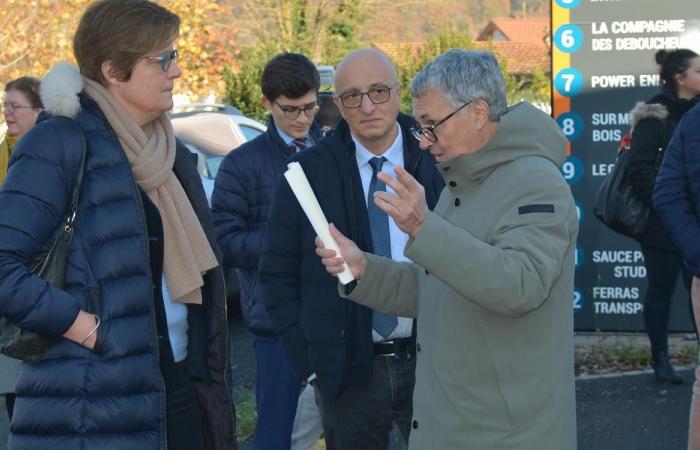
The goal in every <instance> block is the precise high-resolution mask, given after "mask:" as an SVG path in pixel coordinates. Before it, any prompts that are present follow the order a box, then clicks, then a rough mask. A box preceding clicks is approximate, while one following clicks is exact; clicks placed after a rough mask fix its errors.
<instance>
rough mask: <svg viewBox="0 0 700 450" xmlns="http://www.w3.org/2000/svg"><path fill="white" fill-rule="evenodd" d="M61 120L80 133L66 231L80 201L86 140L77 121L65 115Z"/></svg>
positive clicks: (71, 227) (72, 221) (70, 226)
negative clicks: (70, 124) (69, 123)
mask: <svg viewBox="0 0 700 450" xmlns="http://www.w3.org/2000/svg"><path fill="white" fill-rule="evenodd" d="M60 119H62V120H67V121H70V122H71V123H72V124H73V126H74V127H75V128H76V129H77V130H78V133H79V135H80V140H81V145H80V152H81V154H80V167H79V169H78V174H77V177H76V179H75V185H74V186H73V195H72V197H71V202H70V209H69V212H68V218H67V220H66V225H65V226H66V231H69V230H72V229H73V224H74V223H75V218H76V213H77V211H78V202H79V201H80V190H81V188H82V186H83V175H84V173H85V164H86V162H87V141H86V139H85V133H83V130H82V129H81V128H80V126H79V125H78V123H77V122H76V121H75V120H73V119H69V118H66V117H61V118H60Z"/></svg>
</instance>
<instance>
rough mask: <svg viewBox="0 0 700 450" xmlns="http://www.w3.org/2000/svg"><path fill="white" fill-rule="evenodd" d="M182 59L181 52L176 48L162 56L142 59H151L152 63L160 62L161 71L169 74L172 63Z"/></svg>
mask: <svg viewBox="0 0 700 450" xmlns="http://www.w3.org/2000/svg"><path fill="white" fill-rule="evenodd" d="M178 58H180V52H178V51H177V49H176V48H174V49H172V50H166V51H164V52H163V53H162V54H161V55H160V56H143V57H142V59H150V60H151V61H158V62H159V63H160V69H161V70H162V71H163V72H167V71H168V69H170V63H172V62H173V61H175V62H177V60H178Z"/></svg>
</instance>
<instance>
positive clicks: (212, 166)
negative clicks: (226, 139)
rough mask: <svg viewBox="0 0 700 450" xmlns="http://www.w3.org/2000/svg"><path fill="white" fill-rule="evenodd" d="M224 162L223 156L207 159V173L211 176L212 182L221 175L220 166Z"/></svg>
mask: <svg viewBox="0 0 700 450" xmlns="http://www.w3.org/2000/svg"><path fill="white" fill-rule="evenodd" d="M223 160H224V157H223V156H209V157H208V158H207V173H208V174H209V176H208V178H211V179H212V180H213V179H214V178H216V174H217V173H219V166H220V165H221V161H223Z"/></svg>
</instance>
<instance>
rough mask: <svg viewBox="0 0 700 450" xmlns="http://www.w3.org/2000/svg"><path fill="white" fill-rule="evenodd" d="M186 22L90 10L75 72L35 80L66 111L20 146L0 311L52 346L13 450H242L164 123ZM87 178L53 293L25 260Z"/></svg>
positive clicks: (52, 105) (221, 307) (0, 263)
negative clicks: (61, 274) (177, 47)
mask: <svg viewBox="0 0 700 450" xmlns="http://www.w3.org/2000/svg"><path fill="white" fill-rule="evenodd" d="M179 25H180V20H179V18H178V17H177V16H176V15H174V14H173V13H171V12H169V11H168V10H166V9H164V8H163V7H161V6H159V5H157V4H155V3H153V2H150V1H147V0H102V1H97V2H95V3H93V4H92V5H90V6H89V7H88V8H87V10H86V11H85V13H84V15H83V16H82V18H81V20H80V24H79V26H78V29H77V31H76V33H75V37H74V42H73V48H74V53H75V57H76V60H77V62H78V68H79V72H78V68H75V67H74V66H71V65H69V64H65V63H64V64H61V65H58V66H56V67H55V68H54V69H52V71H51V72H50V73H49V74H48V75H47V77H46V78H45V79H44V80H43V81H42V83H43V84H42V99H43V101H44V106H45V108H46V112H47V113H49V115H52V116H64V118H59V117H49V118H48V119H47V120H45V121H41V122H40V123H39V124H38V125H37V126H36V127H35V128H33V129H32V130H30V132H29V133H27V134H26V135H25V137H24V138H23V139H22V141H21V142H19V143H18V145H17V146H16V148H15V150H14V152H13V155H12V158H11V161H10V170H9V172H8V176H7V178H6V180H5V184H4V185H3V187H2V189H1V190H0V204H2V205H3V206H2V207H3V214H2V215H0V315H2V316H6V317H7V318H8V320H9V321H11V322H12V323H14V324H16V325H17V326H19V327H20V328H22V329H24V330H27V331H31V332H34V333H37V334H39V335H41V336H43V337H45V338H47V339H48V340H49V341H50V342H51V346H50V348H49V350H48V352H47V354H46V357H45V358H44V359H43V361H41V362H38V363H32V364H28V363H25V364H23V365H22V370H21V375H20V378H19V381H18V383H17V388H16V393H17V401H16V404H15V412H14V417H13V419H12V423H11V429H10V437H9V449H10V450H15V449H37V450H38V449H47V448H52V449H78V448H80V449H87V450H92V449H95V450H97V449H99V450H107V449H127V448H128V449H139V450H163V449H166V448H167V449H168V450H202V449H216V450H232V449H236V448H237V445H236V442H235V437H234V431H235V430H234V421H233V404H232V402H231V400H230V397H229V391H228V388H227V385H226V378H227V374H226V372H227V367H228V362H227V354H228V351H227V328H226V312H225V297H224V296H225V293H224V284H223V274H222V271H221V267H220V265H219V258H218V248H217V247H216V241H215V237H214V232H213V227H212V223H211V219H210V216H209V209H208V204H207V201H206V198H205V196H204V190H203V189H202V185H201V181H200V178H199V175H198V173H197V171H196V168H195V166H194V164H193V161H192V158H191V156H190V154H189V152H188V151H187V149H186V148H185V147H184V146H183V145H182V144H181V143H179V142H177V141H176V140H175V137H174V135H173V129H172V126H171V124H170V122H169V120H168V118H167V116H166V115H165V112H166V111H168V110H169V109H170V108H171V107H172V104H173V103H172V90H173V86H174V82H175V80H176V79H177V78H178V77H180V75H181V72H180V68H179V67H178V64H177V57H178V54H177V50H175V49H174V43H175V40H176V39H177V36H178V29H179ZM65 117H68V118H70V119H71V120H66V119H65ZM83 142H85V150H86V161H85V164H84V169H82V166H81V162H80V160H81V155H82V153H81V148H83ZM81 170H83V178H82V188H81V190H80V199H79V203H78V207H77V213H76V219H75V220H76V222H75V233H74V236H73V240H72V242H71V250H70V253H69V257H68V263H67V270H66V275H65V288H64V289H59V288H57V287H56V286H53V285H51V284H49V283H47V282H45V281H44V280H42V279H40V278H38V277H37V276H35V275H33V274H31V273H30V272H29V271H28V270H27V267H26V264H27V262H28V261H30V260H31V259H33V258H34V257H35V255H37V254H38V253H39V252H40V251H42V250H43V249H46V247H47V246H48V245H50V244H51V243H52V242H53V241H54V239H55V235H56V230H57V229H58V227H60V226H61V224H62V222H63V221H64V220H65V217H66V216H67V215H68V214H69V197H70V195H71V194H72V192H73V188H74V180H75V179H76V177H77V176H78V174H79V173H80V171H81ZM8 212H9V214H8Z"/></svg>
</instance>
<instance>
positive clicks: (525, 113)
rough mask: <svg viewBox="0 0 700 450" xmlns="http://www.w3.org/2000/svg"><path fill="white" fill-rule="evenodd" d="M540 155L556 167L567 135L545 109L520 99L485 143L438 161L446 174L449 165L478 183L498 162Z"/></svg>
mask: <svg viewBox="0 0 700 450" xmlns="http://www.w3.org/2000/svg"><path fill="white" fill-rule="evenodd" d="M528 156H540V157H543V158H546V159H548V160H550V161H552V163H553V164H554V165H556V166H557V167H561V166H562V164H563V163H564V160H565V159H566V138H565V137H564V134H563V133H562V132H561V130H560V129H559V126H558V125H557V123H556V122H555V121H554V120H552V118H551V117H549V116H548V115H547V114H545V113H544V112H542V111H540V110H539V109H537V108H535V107H534V106H532V105H531V104H530V103H526V102H522V103H518V104H516V105H514V106H512V107H511V108H510V109H509V110H508V112H507V113H506V114H504V115H503V116H501V123H500V125H499V126H498V129H497V130H496V134H494V135H493V137H492V138H491V140H489V141H488V142H487V143H486V145H484V146H483V147H482V148H480V149H479V150H477V151H475V152H474V153H470V154H468V155H463V156H458V157H456V158H453V159H451V160H448V161H443V162H442V163H440V164H438V168H440V172H441V173H443V174H445V173H446V172H447V171H449V170H450V167H454V168H458V169H457V170H458V171H459V172H461V173H464V174H465V175H466V176H467V178H468V179H470V180H473V181H476V182H480V181H482V180H483V179H484V178H486V177H487V176H488V175H489V174H490V173H491V172H492V171H493V170H495V169H496V168H497V167H498V166H500V165H501V164H505V163H509V162H511V161H513V160H516V159H518V158H523V157H528Z"/></svg>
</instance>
